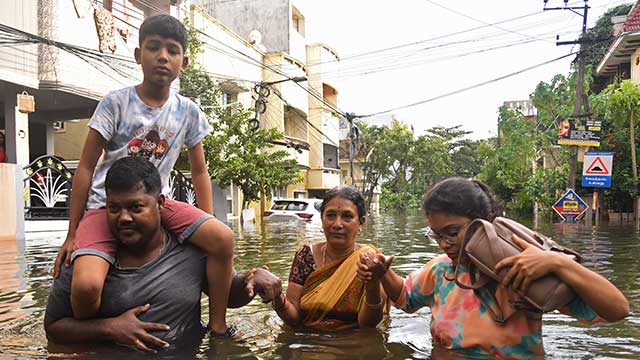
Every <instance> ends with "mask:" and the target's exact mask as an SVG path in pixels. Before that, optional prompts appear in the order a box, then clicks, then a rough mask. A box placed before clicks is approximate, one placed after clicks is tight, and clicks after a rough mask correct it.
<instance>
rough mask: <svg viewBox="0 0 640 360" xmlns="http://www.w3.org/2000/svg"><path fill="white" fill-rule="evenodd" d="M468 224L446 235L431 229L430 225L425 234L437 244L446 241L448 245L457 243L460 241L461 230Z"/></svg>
mask: <svg viewBox="0 0 640 360" xmlns="http://www.w3.org/2000/svg"><path fill="white" fill-rule="evenodd" d="M467 225H468V223H467V224H465V225H464V226H461V227H460V228H459V229H458V230H457V231H455V232H454V233H453V234H446V235H441V234H438V233H437V232H435V231H433V229H431V227H430V226H428V227H427V232H426V233H425V234H424V237H425V238H427V239H429V240H431V241H433V242H435V243H436V244H440V243H445V244H447V245H455V244H457V243H458V235H459V234H460V231H462V230H463V229H464V228H466V227H467Z"/></svg>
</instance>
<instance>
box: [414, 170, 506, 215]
mask: <svg viewBox="0 0 640 360" xmlns="http://www.w3.org/2000/svg"><path fill="white" fill-rule="evenodd" d="M422 211H423V212H424V214H425V215H426V216H429V214H433V213H445V214H452V215H459V216H466V217H468V218H469V219H472V220H473V219H477V218H480V219H484V220H487V221H493V219H494V218H495V217H496V216H500V214H501V212H502V209H501V207H500V204H498V202H497V201H496V198H495V196H494V195H493V192H492V191H491V189H490V188H489V187H488V186H487V185H486V184H485V183H483V182H482V181H480V180H475V179H473V180H469V179H465V178H461V177H452V178H448V179H445V180H442V181H440V182H439V183H437V184H435V185H433V187H432V188H431V189H430V190H429V191H427V193H426V194H424V196H423V197H422Z"/></svg>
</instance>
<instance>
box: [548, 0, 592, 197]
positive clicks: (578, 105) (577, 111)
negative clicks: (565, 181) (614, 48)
mask: <svg viewBox="0 0 640 360" xmlns="http://www.w3.org/2000/svg"><path fill="white" fill-rule="evenodd" d="M563 1H564V6H563V7H555V8H548V7H547V2H548V0H544V9H543V10H545V11H547V10H569V11H571V12H573V13H574V14H577V15H579V16H582V36H581V39H577V40H574V41H557V42H556V45H557V46H560V45H576V44H577V45H580V52H578V76H577V77H576V99H575V102H574V104H573V117H574V120H573V121H575V119H578V118H580V117H582V115H581V111H582V107H583V106H584V105H585V104H583V97H584V66H585V65H584V54H583V53H582V44H584V43H585V40H584V34H585V33H586V32H587V13H588V11H589V6H588V5H587V1H588V0H584V6H568V3H569V0H563ZM576 10H582V11H583V13H582V14H580V13H579V12H577V11H576ZM570 146H571V149H570V151H571V157H570V158H569V188H571V189H575V187H576V169H577V166H578V159H577V158H578V146H577V145H570Z"/></svg>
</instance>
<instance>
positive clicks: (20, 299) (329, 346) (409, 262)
mask: <svg viewBox="0 0 640 360" xmlns="http://www.w3.org/2000/svg"><path fill="white" fill-rule="evenodd" d="M424 226H425V225H424V223H423V220H422V219H421V217H420V216H419V215H418V214H412V215H379V216H377V217H374V218H369V219H368V221H367V225H366V228H365V231H364V232H363V234H362V237H361V242H370V243H373V244H375V245H376V246H377V247H379V248H380V249H382V251H383V252H384V253H385V254H395V255H396V260H395V261H394V267H395V269H396V270H397V271H398V272H399V273H401V274H403V275H404V274H406V273H408V272H410V271H412V270H414V269H417V268H419V267H420V266H421V265H422V264H424V263H425V262H427V261H428V260H429V259H431V258H433V257H434V256H436V255H437V254H438V253H439V249H438V248H437V247H435V246H434V245H432V244H429V243H427V242H426V241H425V240H424V237H423V233H424ZM540 230H541V231H542V232H544V233H546V234H548V235H552V236H553V237H554V238H555V239H557V240H560V242H561V243H562V244H564V245H567V246H569V247H571V248H574V249H576V250H578V251H580V252H581V253H582V254H583V255H584V258H585V264H586V265H587V266H588V267H590V268H591V269H594V270H596V271H597V272H599V273H600V274H602V275H604V276H606V277H607V278H609V279H611V280H612V281H613V282H614V283H615V284H616V285H617V286H618V287H619V288H621V289H622V291H623V292H624V293H625V294H626V295H627V297H628V298H629V300H630V302H631V310H632V315H631V316H630V317H629V318H628V319H626V320H625V321H623V322H620V323H617V324H611V325H606V326H599V327H584V326H581V325H580V324H578V323H577V321H574V320H573V319H571V318H569V317H566V316H563V315H559V314H547V315H545V321H544V327H543V329H544V330H543V331H544V342H545V349H546V351H547V353H548V358H549V359H602V358H608V359H640V317H639V316H638V312H639V311H640V261H639V260H638V259H639V258H640V239H639V237H638V234H637V233H636V232H635V231H634V230H633V228H632V227H631V226H629V225H624V224H622V225H621V224H609V225H607V224H602V225H600V226H598V227H597V228H595V227H587V226H584V225H560V224H545V225H542V226H541V229H540ZM235 231H236V234H237V241H236V243H237V250H236V253H237V258H236V267H237V268H238V269H239V270H245V269H248V268H250V267H254V266H258V265H263V264H266V265H268V266H269V268H270V270H271V271H273V272H274V273H275V274H276V275H278V276H280V277H281V278H282V279H286V278H287V276H288V272H289V265H290V262H291V259H292V257H293V254H294V252H295V250H296V249H297V248H298V247H299V246H300V245H302V244H303V243H305V242H308V241H316V240H320V239H322V238H323V235H322V233H321V232H320V228H319V227H318V226H312V225H304V226H297V225H282V224H279V225H265V226H263V227H260V226H258V227H256V226H249V227H245V228H244V229H242V230H238V229H236V230H235ZM64 236H65V234H64V233H61V232H47V233H30V234H27V235H26V237H27V239H26V241H25V242H24V243H21V244H18V243H17V242H15V241H2V242H0V249H1V251H0V359H64V358H69V357H71V358H76V359H116V358H119V359H125V358H126V359H129V358H132V356H133V355H132V354H131V353H130V352H124V353H123V352H121V351H119V350H117V349H115V350H114V349H113V348H111V349H107V350H103V349H98V348H95V347H94V348H92V350H91V351H90V352H81V351H80V352H77V353H75V354H65V353H63V352H62V350H61V349H55V348H48V347H47V342H46V339H45V337H44V331H43V329H42V319H43V314H44V308H45V305H46V299H47V294H48V289H49V286H50V285H51V281H52V280H51V277H50V275H49V274H50V270H51V266H52V263H53V259H54V257H55V254H56V252H57V248H58V246H59V244H60V243H61V242H62V240H63V238H64ZM229 313H230V315H229V319H230V322H231V323H233V324H236V325H237V326H238V328H239V329H240V330H241V332H242V333H243V334H244V337H243V341H242V342H235V343H230V342H218V341H215V342H209V341H208V340H205V341H202V342H201V343H199V346H197V345H196V346H193V347H192V348H191V351H187V352H180V353H172V354H164V355H161V356H144V358H145V359H150V358H154V359H155V358H161V359H192V358H198V359H271V358H281V359H292V358H293V359H343V358H362V359H406V358H421V359H425V358H430V357H431V347H432V346H431V339H430V335H429V331H428V326H429V317H430V315H429V310H428V309H422V310H421V311H419V312H417V313H415V314H404V313H402V312H400V311H397V310H395V309H394V310H393V311H392V314H391V317H390V319H387V320H386V321H385V322H384V323H383V324H382V326H381V327H380V329H379V330H369V331H349V332H344V333H337V334H326V333H317V332H313V331H294V330H291V329H289V328H287V327H284V326H282V322H281V321H280V320H279V319H278V317H277V316H276V315H275V313H274V312H273V311H272V310H271V307H270V306H268V305H263V304H262V303H260V302H259V301H258V300H254V301H253V302H252V303H251V304H250V305H248V306H246V307H244V308H241V309H236V310H231V311H230V312H229Z"/></svg>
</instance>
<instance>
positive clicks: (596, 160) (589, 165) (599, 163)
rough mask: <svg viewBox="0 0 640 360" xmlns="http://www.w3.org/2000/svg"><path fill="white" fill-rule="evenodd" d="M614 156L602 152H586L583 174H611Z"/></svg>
mask: <svg viewBox="0 0 640 360" xmlns="http://www.w3.org/2000/svg"><path fill="white" fill-rule="evenodd" d="M612 163H613V156H611V155H608V156H607V155H605V154H600V153H585V154H584V166H583V167H582V175H601V176H611V164H612Z"/></svg>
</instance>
